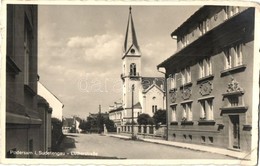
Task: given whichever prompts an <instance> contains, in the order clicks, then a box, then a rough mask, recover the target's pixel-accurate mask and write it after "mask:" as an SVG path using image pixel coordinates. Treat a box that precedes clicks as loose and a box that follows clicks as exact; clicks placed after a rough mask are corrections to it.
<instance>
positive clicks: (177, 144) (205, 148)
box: [106, 134, 250, 160]
mask: <svg viewBox="0 0 260 166" xmlns="http://www.w3.org/2000/svg"><path fill="white" fill-rule="evenodd" d="M106 135H107V136H110V137H115V138H121V139H130V138H131V136H126V135H117V134H106ZM138 139H139V140H141V141H144V142H150V143H155V144H161V145H167V146H174V147H178V148H186V149H191V150H196V151H204V152H210V153H217V154H222V155H226V156H229V157H233V158H236V159H242V160H250V154H247V153H243V152H238V151H233V150H228V149H222V148H217V147H211V146H204V145H196V144H189V143H181V142H172V141H166V140H158V139H148V138H138Z"/></svg>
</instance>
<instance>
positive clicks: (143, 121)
mask: <svg viewBox="0 0 260 166" xmlns="http://www.w3.org/2000/svg"><path fill="white" fill-rule="evenodd" d="M137 122H138V124H139V125H149V124H150V125H153V124H154V121H153V119H152V118H151V117H150V115H149V114H145V113H143V114H140V115H139V116H138V118H137Z"/></svg>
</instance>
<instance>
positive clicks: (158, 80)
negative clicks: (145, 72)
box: [141, 77, 165, 91]
mask: <svg viewBox="0 0 260 166" xmlns="http://www.w3.org/2000/svg"><path fill="white" fill-rule="evenodd" d="M164 82H165V80H164V78H163V77H142V82H141V83H142V87H143V90H144V91H145V90H147V89H148V88H149V87H150V86H152V85H153V84H155V85H157V86H158V87H159V88H161V87H163V88H161V89H162V90H164Z"/></svg>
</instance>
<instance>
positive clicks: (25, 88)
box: [24, 85, 37, 96]
mask: <svg viewBox="0 0 260 166" xmlns="http://www.w3.org/2000/svg"><path fill="white" fill-rule="evenodd" d="M24 90H26V91H27V92H29V93H30V94H31V95H33V96H35V95H37V94H36V93H35V92H34V90H33V89H32V88H31V87H30V86H29V85H24Z"/></svg>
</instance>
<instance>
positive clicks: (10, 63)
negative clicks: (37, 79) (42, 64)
mask: <svg viewBox="0 0 260 166" xmlns="http://www.w3.org/2000/svg"><path fill="white" fill-rule="evenodd" d="M6 65H7V70H8V69H9V71H10V72H11V73H12V74H14V75H17V74H19V72H21V70H20V68H19V67H18V66H17V64H16V63H15V62H14V61H13V60H12V58H11V57H9V56H7V57H6Z"/></svg>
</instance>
